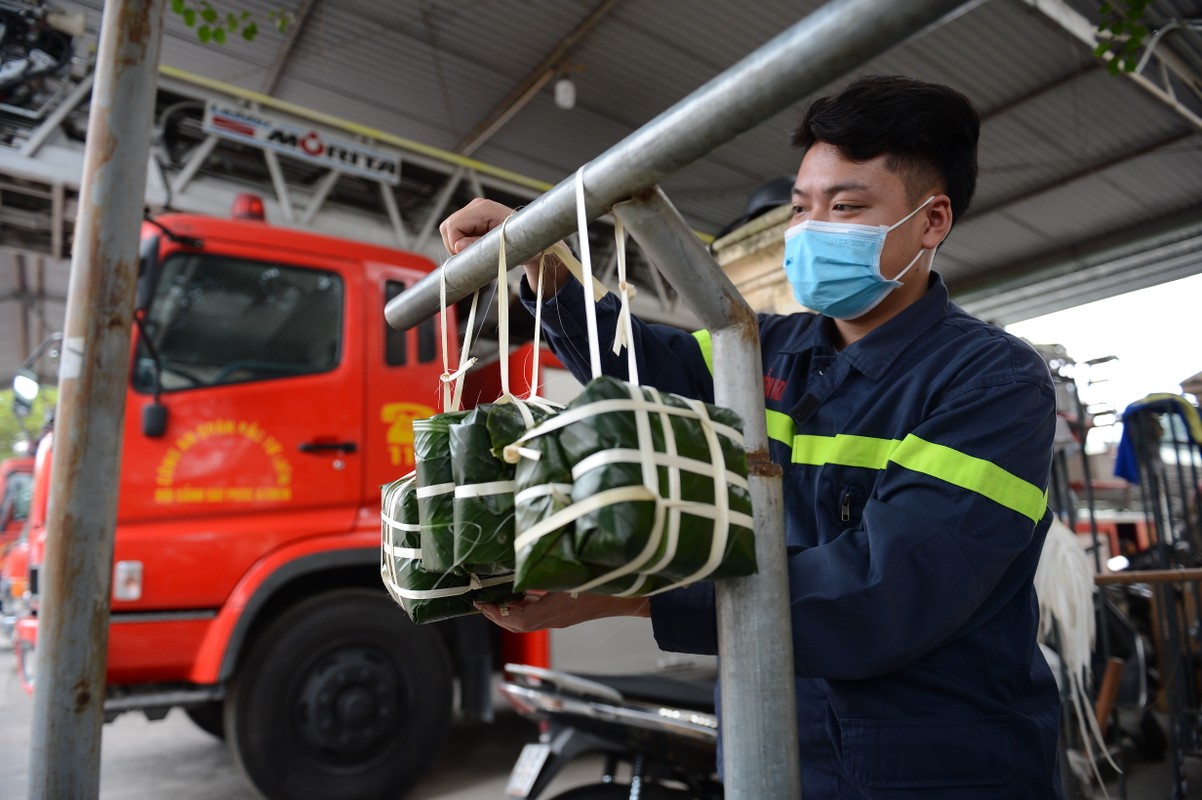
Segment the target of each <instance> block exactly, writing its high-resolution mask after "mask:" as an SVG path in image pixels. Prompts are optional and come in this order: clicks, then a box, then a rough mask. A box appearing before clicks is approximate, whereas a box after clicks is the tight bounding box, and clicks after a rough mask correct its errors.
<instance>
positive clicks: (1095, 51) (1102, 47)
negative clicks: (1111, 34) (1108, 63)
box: [1093, 42, 1110, 58]
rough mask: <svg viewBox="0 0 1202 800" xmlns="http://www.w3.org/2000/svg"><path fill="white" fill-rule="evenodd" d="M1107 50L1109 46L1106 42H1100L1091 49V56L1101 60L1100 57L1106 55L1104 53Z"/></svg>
mask: <svg viewBox="0 0 1202 800" xmlns="http://www.w3.org/2000/svg"><path fill="white" fill-rule="evenodd" d="M1109 49H1110V45H1109V44H1108V43H1107V42H1102V43H1101V44H1099V45H1098V46H1097V47H1095V48H1094V49H1093V54H1094V55H1095V56H1097V57H1098V58H1101V57H1102V56H1104V55H1106V51H1107V50H1109Z"/></svg>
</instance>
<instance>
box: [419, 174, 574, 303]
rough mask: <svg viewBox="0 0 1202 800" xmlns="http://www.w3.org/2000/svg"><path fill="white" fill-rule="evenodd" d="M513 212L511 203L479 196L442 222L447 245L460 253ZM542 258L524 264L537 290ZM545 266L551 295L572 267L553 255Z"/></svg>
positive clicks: (546, 291) (547, 292)
mask: <svg viewBox="0 0 1202 800" xmlns="http://www.w3.org/2000/svg"><path fill="white" fill-rule="evenodd" d="M513 213H514V212H513V209H512V208H509V207H508V206H504V205H501V204H500V203H497V202H495V201H493V200H485V199H484V198H481V197H477V198H476V199H475V200H472V201H471V202H470V203H468V204H467V205H466V206H464V207H463V208H461V209H459V210H458V211H456V212H455V213H454V214H452V215H451V216H449V217H447V218H446V219H445V220H443V221H442V224H441V225H439V226H438V232H439V233H441V234H442V243H443V246H444V247H446V249H447V252H448V253H450V254H451V255H457V254H459V253H461V252H463V251H464V250H466V249H467V248H468V246H470V245H471V244H473V243H474V242H475V241H476V240H477V239H479V238H480V237H481V236H483V235H484V234H486V233H488V232H489V231H491V230H492V229H493V228H495V227H497V226H498V225H500V224H501V223H502V222H504V221H505V219H506V218H507V217H509V216H510V215H512V214H513ZM538 262H539V258H538V257H537V256H536V257H535V258H533V259H531V260H530V261H527V262H525V263H523V264H522V266H523V267H524V268H525V270H526V282H527V283H529V284H530V288H531V289H532V290H534V291H537V290H538ZM543 266H544V273H543V296H544V297H550V296H551V295H553V294H555V292H557V291H559V287H560V286H561V285H562V284H563V283H564V282H566V281H567V275H568V271H567V268H566V267H564V265H563V263H562V262H560V260H559V259H558V258H556V257H555V256H553V255H548V256H547V257H546V258H545V259H543Z"/></svg>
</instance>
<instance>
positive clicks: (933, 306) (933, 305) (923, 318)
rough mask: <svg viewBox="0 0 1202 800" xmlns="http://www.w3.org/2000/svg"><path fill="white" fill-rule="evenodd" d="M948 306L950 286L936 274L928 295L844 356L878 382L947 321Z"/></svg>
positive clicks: (928, 289)
mask: <svg viewBox="0 0 1202 800" xmlns="http://www.w3.org/2000/svg"><path fill="white" fill-rule="evenodd" d="M947 305H948V293H947V286H945V285H944V283H943V277H942V276H941V275H940V274H939V273H938V272H934V271H932V272H931V278H930V283H929V284H928V287H927V293H926V294H924V295H923V296H922V297H920V298H918V300H917V301H915V302H914V303H912V304H911V305H909V306H907V307H906V308H904V309H903V310H902V312H901V313H900V314H898V315H897V316H896V317H894V318H893V319H891V320H889V321H888V322H886V323H885V324H884V325H882V326H880V327H879V328H877V329H876V330H874V331H872V332H871V333H869V334H868V335H867V336H865V337H864V338H863V339H861V340H859V341H858V342H856V343H855V344H853V345H851V346H850V347H848V348H847V349H846V350H844V351H843V352H842V353H841V355H842V356H843V357H844V358H846V359H847V360H848V361H849V362H850V363H851V365H852V366H853V367H855V368H856V370H857V371H859V372H860V373H861V374H863V375H865V376H866V377H868V378H871V379H872V380H874V381H878V380H880V379H881V377H883V376H884V374H885V371H886V370H888V369H889V366H890V365H891V364H893V362H894V361H895V360H897V357H898V356H899V355H901V353H902V352H903V351H905V350H906V349H907V348H909V347H910V345H911V344H912V343H913V342H914V341H915V340H916V339H917V338H918V337H919V336H921V335H922V334H924V333H926V332H927V330H929V329H930V328H931V327H932V326H934V325H935V324H936V323H937V322H939V320H941V319H943V317H944V316H945V315H946V314H947Z"/></svg>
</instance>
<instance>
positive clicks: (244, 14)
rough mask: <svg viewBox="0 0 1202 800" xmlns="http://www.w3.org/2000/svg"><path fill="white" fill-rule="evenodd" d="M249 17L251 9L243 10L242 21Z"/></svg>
mask: <svg viewBox="0 0 1202 800" xmlns="http://www.w3.org/2000/svg"><path fill="white" fill-rule="evenodd" d="M248 19H250V12H249V11H243V12H242V21H243V22H246V21H247V20H248Z"/></svg>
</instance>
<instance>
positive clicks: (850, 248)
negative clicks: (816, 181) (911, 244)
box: [785, 197, 935, 319]
mask: <svg viewBox="0 0 1202 800" xmlns="http://www.w3.org/2000/svg"><path fill="white" fill-rule="evenodd" d="M934 199H935V198H934V197H928V198H927V200H926V202H925V203H923V204H922V205H920V206H919V207H918V208H916V209H914V210H913V211H911V212H910V213H909V214H907V215H906V216H905V217H904V218H903V219H901V220H899V221H898V222H896V223H894V224H893V225H857V224H854V223H849V222H818V221H815V220H805V221H804V222H799V223H797V224H796V225H793V226H792V227H790V228H789V229H788V230H786V231H785V275H787V276H788V278H789V283H791V284H792V285H793V295H794V296H795V297H796V298H797V302H799V303H801V304H802V305H803V306H805V307H806V308H809V309H812V310H814V311H817V312H818V313H819V314H825V315H826V316H828V317H834V318H835V319H855V318H857V317H862V316H864V315H865V314H867V313H868V312H869V311H871V310H872V309H874V308H876V307H877V306H878V305H880V303H881V301H882V300H884V299H885V297H886V296H888V294H889V293H890V292H892V291H893V290H894V289H896V288H897V287H898V286H901V281H900V280H898V279H899V278H901V277H902V276H903V275H905V274H906V273H907V272H909V271H910V267H912V266H914V265H915V264H916V263H917V262H918V259H919V258H921V257H922V254H923V253H925V252H926V250H925V249H923V250H919V251H918V255H916V256H914V259H913V260H912V261H911V262H910V263H909V264H907V265H906V268H905V269H903V270H902V271H901V272H899V273H898V274H897V276H896V277H894V278H893V279H892V280H890V279H888V278H886V277H885V276H884V275H882V274H881V251H882V250H883V249H884V247H885V237H886V236H888V235H889V231H891V230H893V229H894V228H896V227H898V226H899V225H902V224H903V223H905V222H907V221H909V219H910V218H911V217H913V216H914V215H915V214H917V213H918V212H919V211H921V210H922V209H924V208H926V206H927V205H929V204H930V202H931V201H932V200H934Z"/></svg>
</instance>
